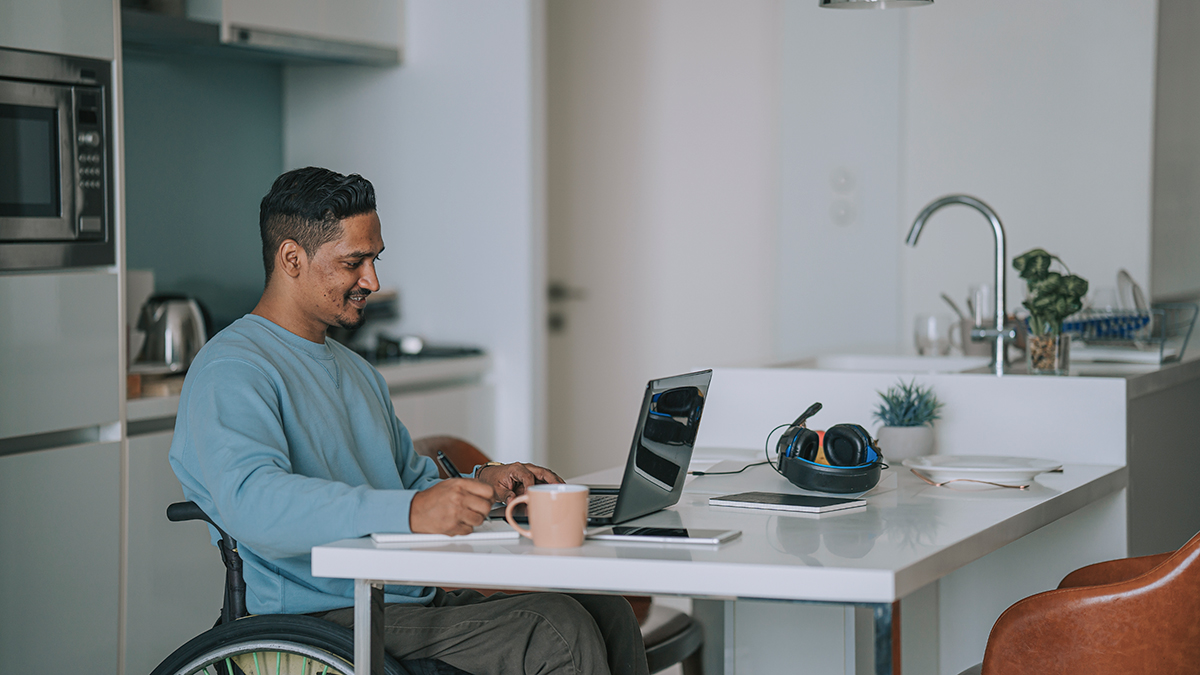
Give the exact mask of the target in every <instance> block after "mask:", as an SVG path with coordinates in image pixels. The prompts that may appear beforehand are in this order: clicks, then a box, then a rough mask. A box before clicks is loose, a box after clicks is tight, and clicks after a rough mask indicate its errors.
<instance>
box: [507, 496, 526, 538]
mask: <svg viewBox="0 0 1200 675" xmlns="http://www.w3.org/2000/svg"><path fill="white" fill-rule="evenodd" d="M528 501H529V495H528V494H523V495H521V496H520V497H513V498H512V499H510V500H508V506H506V507H504V520H506V521H508V524H509V525H511V526H512V529H514V530H516V531H517V534H519V535H521V536H522V537H529V538H530V539H533V533H532V532H530V531H529V530H527V529H525V528H523V527H521V526H520V525H518V524H517V523H516V522H515V521H514V520H513V515H512V512H513V507H515V506H516V505H517V504H524V503H527V502H528Z"/></svg>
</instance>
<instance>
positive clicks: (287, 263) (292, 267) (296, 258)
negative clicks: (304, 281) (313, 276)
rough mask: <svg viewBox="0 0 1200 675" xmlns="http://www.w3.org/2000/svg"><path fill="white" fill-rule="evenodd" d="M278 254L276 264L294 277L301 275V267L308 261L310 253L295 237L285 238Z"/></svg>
mask: <svg viewBox="0 0 1200 675" xmlns="http://www.w3.org/2000/svg"><path fill="white" fill-rule="evenodd" d="M276 255H277V258H276V260H275V266H276V267H278V268H279V270H280V271H282V272H283V273H284V274H286V275H288V276H289V277H292V278H293V279H294V278H296V277H297V276H299V275H300V269H301V268H302V267H303V266H304V265H305V264H306V263H307V262H308V254H307V253H305V251H304V247H303V246H301V245H300V244H297V243H296V240H295V239H284V240H283V243H282V244H280V245H279V252H278V253H277V254H276Z"/></svg>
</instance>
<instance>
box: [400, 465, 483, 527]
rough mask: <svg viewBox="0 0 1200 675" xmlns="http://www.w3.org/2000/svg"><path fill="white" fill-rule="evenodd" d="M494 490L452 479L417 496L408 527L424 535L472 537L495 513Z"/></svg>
mask: <svg viewBox="0 0 1200 675" xmlns="http://www.w3.org/2000/svg"><path fill="white" fill-rule="evenodd" d="M492 501H493V500H492V488H490V487H488V486H487V485H484V484H483V483H480V482H479V481H475V480H471V479H470V478H451V479H449V480H444V481H441V482H439V483H437V484H435V485H432V486H430V487H428V488H426V489H424V490H421V491H420V492H418V493H417V494H415V495H413V499H412V505H411V506H409V508H408V527H409V529H410V530H412V531H413V532H419V533H422V534H451V535H453V534H470V533H471V532H472V531H473V530H474V529H475V528H476V527H477V526H478V525H480V524H481V523H483V521H484V520H486V519H487V515H488V513H489V512H490V511H491V510H492Z"/></svg>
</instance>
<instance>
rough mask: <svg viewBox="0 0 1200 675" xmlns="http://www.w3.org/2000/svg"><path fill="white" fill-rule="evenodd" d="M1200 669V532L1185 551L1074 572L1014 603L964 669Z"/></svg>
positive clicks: (1125, 672) (1102, 672)
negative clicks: (976, 659) (976, 660)
mask: <svg viewBox="0 0 1200 675" xmlns="http://www.w3.org/2000/svg"><path fill="white" fill-rule="evenodd" d="M1198 672H1200V534H1198V535H1196V536H1195V537H1192V539H1191V541H1189V542H1188V543H1187V544H1185V545H1184V546H1183V547H1182V548H1180V549H1179V550H1178V551H1174V552H1171V553H1160V554H1158V555H1150V556H1143V557H1139V558H1125V559H1122V560H1112V561H1109V562H1103V563H1098V564H1095V565H1089V566H1087V567H1082V568H1080V569H1078V570H1075V571H1074V572H1072V573H1070V574H1068V575H1067V576H1066V578H1064V579H1063V580H1062V583H1060V584H1059V585H1058V589H1057V590H1053V591H1047V592H1045V593H1039V594H1037V595H1033V596H1030V597H1028V598H1025V599H1024V600H1021V601H1020V602H1018V603H1016V604H1014V605H1013V606H1012V607H1009V608H1008V609H1007V610H1006V611H1005V612H1004V613H1003V614H1001V615H1000V618H999V619H997V620H996V625H995V626H993V627H992V632H991V634H990V635H989V636H988V642H987V649H986V650H985V652H984V655H983V663H982V664H980V665H979V666H975V667H974V668H971V669H968V670H966V671H964V672H963V674H962V675H968V674H969V673H982V675H1016V674H1018V673H1039V674H1041V675H1055V674H1057V673H1089V674H1090V675H1117V674H1120V675H1129V674H1130V673H1155V674H1156V675H1171V674H1173V673H1198Z"/></svg>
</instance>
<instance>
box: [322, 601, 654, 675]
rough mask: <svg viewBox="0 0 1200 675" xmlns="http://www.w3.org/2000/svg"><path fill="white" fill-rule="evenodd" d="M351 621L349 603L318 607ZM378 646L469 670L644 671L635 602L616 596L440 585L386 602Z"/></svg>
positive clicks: (488, 674)
mask: <svg viewBox="0 0 1200 675" xmlns="http://www.w3.org/2000/svg"><path fill="white" fill-rule="evenodd" d="M320 616H321V618H323V619H325V620H326V621H332V622H334V623H337V624H340V625H343V626H351V625H353V623H354V609H353V608H351V607H347V608H345V609H335V610H333V611H331V612H326V613H325V614H323V615H320ZM383 648H384V650H385V651H387V652H388V653H389V654H391V655H392V656H394V657H396V658H397V659H400V660H406V659H438V660H440V661H444V662H446V663H448V664H450V665H452V666H454V667H455V668H459V669H461V670H465V671H467V672H468V673H472V674H473V675H492V674H496V675H500V674H505V675H511V674H514V673H525V674H527V675H533V674H535V673H536V674H538V675H551V674H553V675H560V674H561V675H568V674H569V675H584V674H586V675H593V674H594V675H606V674H607V673H612V675H647V673H648V669H647V667H646V648H645V646H644V645H643V644H642V632H641V629H640V628H638V624H637V619H636V618H634V616H633V609H632V608H630V606H629V603H628V602H627V601H626V600H625V598H622V597H620V596H608V595H582V594H580V595H575V594H570V595H568V594H562V593H521V594H516V595H506V594H504V593H497V594H495V595H491V596H484V595H482V594H480V593H479V592H477V591H472V590H457V591H451V592H449V593H447V592H445V591H443V590H441V589H438V591H437V594H436V595H435V596H434V598H433V602H432V603H431V604H430V605H428V606H425V605H404V604H389V605H386V606H385V607H384V637H383Z"/></svg>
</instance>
